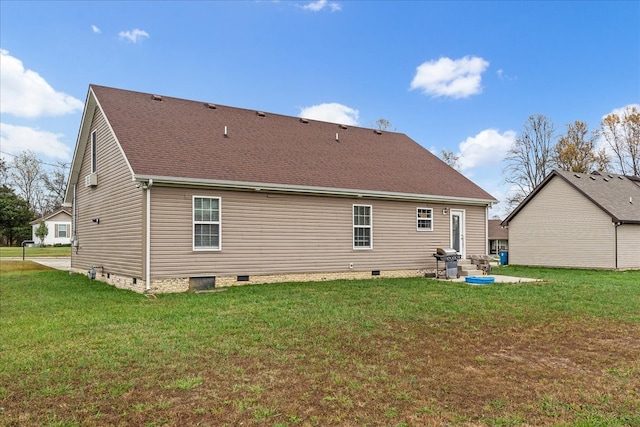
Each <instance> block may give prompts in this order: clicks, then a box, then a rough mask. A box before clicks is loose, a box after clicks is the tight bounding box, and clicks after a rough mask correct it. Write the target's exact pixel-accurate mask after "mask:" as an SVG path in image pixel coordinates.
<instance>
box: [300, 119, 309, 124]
mask: <svg viewBox="0 0 640 427" xmlns="http://www.w3.org/2000/svg"><path fill="white" fill-rule="evenodd" d="M300 122H301V123H305V124H307V123H309V120H307V119H300Z"/></svg>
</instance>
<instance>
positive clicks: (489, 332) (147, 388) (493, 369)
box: [0, 319, 640, 426]
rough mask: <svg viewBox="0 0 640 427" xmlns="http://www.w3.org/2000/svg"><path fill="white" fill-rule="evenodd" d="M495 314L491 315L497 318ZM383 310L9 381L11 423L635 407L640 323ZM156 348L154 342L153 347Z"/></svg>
mask: <svg viewBox="0 0 640 427" xmlns="http://www.w3.org/2000/svg"><path fill="white" fill-rule="evenodd" d="M494 320H495V319H494ZM496 323H497V322H495V321H492V322H491V325H482V324H476V325H468V324H456V323H448V322H444V321H441V322H434V323H428V322H426V321H422V322H406V323H383V324H382V326H377V327H375V328H371V329H369V330H363V329H362V328H359V329H358V333H354V332H352V331H351V330H350V329H349V328H348V327H344V328H340V330H316V331H311V332H310V333H309V334H308V335H307V336H304V337H301V336H298V335H295V336H293V335H292V336H288V334H287V331H273V336H272V337H267V338H268V339H265V340H264V341H262V343H261V344H260V345H256V346H253V347H251V346H249V347H244V348H236V349H232V350H229V351H225V352H223V351H221V350H220V349H218V348H217V347H215V346H214V345H212V347H211V348H208V347H206V346H203V347H202V348H195V349H194V351H193V352H192V353H191V354H175V358H172V359H169V360H164V361H163V363H158V364H157V365H156V366H153V367H149V365H148V364H146V365H144V366H143V365H142V364H141V365H135V364H132V365H131V366H130V367H128V368H127V369H125V370H122V371H118V372H103V371H100V370H95V369H94V370H92V371H85V372H83V371H82V370H78V371H76V372H69V373H68V375H67V377H66V379H65V381H62V382H59V383H57V384H52V386H51V390H50V391H49V392H48V393H47V392H43V391H42V390H40V391H37V390H27V389H25V388H23V387H21V385H20V383H11V384H5V385H4V386H3V387H4V389H3V394H2V395H1V396H2V397H3V399H2V402H1V406H2V408H1V409H0V411H2V412H4V413H0V418H3V419H4V420H5V421H4V423H5V425H41V424H47V423H54V422H65V423H67V424H64V425H73V423H77V425H83V426H84V425H212V426H214V425H215V426H220V425H230V426H231V425H233V426H236V425H269V426H276V425H277V426H294V425H305V426H307V425H313V426H326V425H344V426H350V425H353V426H356V425H357V426H360V425H415V426H424V425H452V424H453V425H468V426H480V425H536V426H540V425H554V424H563V423H567V424H571V423H573V422H577V421H580V420H586V419H591V420H600V421H602V423H603V425H604V424H607V420H609V421H612V422H615V423H616V424H618V425H625V420H627V421H628V425H633V423H634V422H638V421H639V420H640V418H638V415H637V414H638V413H639V412H640V397H639V394H638V390H640V346H639V343H640V325H630V324H617V323H603V322H599V323H597V324H596V323H592V322H586V321H576V320H574V321H563V322H562V323H561V324H544V325H534V326H532V325H526V326H525V325H511V326H509V325H506V324H505V325H502V326H492V325H495V324H496ZM150 357H153V355H150Z"/></svg>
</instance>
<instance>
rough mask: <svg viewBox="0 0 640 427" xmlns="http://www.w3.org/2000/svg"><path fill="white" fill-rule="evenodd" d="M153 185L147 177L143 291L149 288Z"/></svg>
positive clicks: (151, 180)
mask: <svg viewBox="0 0 640 427" xmlns="http://www.w3.org/2000/svg"><path fill="white" fill-rule="evenodd" d="M152 185H153V179H149V182H148V183H147V185H146V188H145V190H146V193H147V218H146V223H147V224H146V227H145V244H146V248H145V249H146V250H145V252H146V262H145V265H146V271H145V278H146V280H145V281H144V282H145V288H146V289H145V291H146V292H148V291H150V290H151V186H152Z"/></svg>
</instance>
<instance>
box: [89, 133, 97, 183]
mask: <svg viewBox="0 0 640 427" xmlns="http://www.w3.org/2000/svg"><path fill="white" fill-rule="evenodd" d="M90 163H91V173H96V172H97V171H98V135H97V134H96V131H95V130H94V131H93V132H91V159H90Z"/></svg>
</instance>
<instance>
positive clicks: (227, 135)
mask: <svg viewBox="0 0 640 427" xmlns="http://www.w3.org/2000/svg"><path fill="white" fill-rule="evenodd" d="M224 137H225V138H228V137H229V132H228V130H227V127H226V126H225V127H224Z"/></svg>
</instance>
